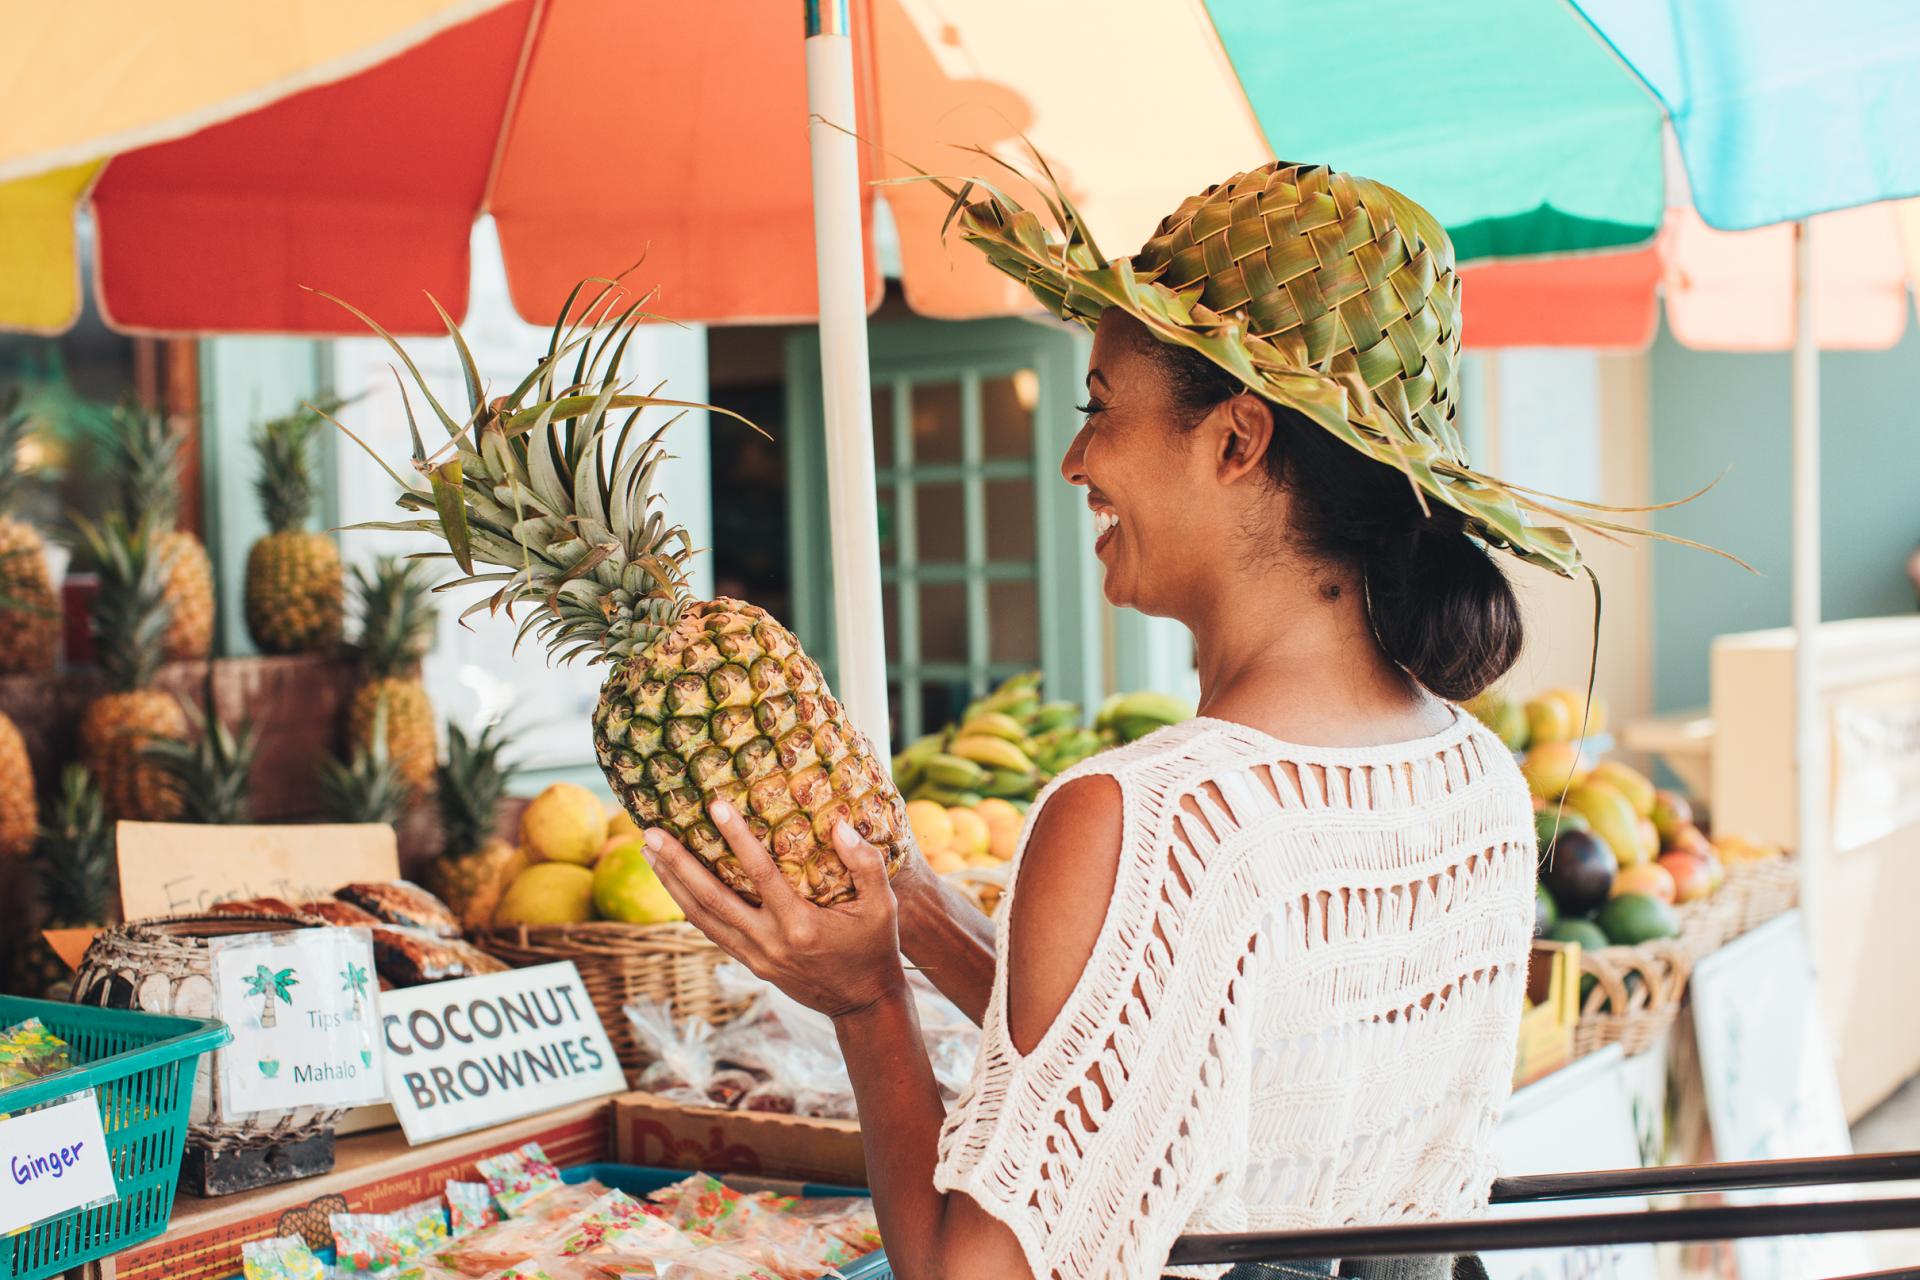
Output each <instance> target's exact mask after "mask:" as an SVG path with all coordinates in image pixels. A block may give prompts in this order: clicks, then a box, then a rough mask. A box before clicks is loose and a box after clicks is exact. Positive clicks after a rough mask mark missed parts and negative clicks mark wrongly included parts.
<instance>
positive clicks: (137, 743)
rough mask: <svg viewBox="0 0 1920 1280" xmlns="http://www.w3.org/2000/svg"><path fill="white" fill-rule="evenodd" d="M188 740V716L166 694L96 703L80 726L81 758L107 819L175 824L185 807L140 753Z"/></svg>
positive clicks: (140, 693) (150, 692) (114, 696)
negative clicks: (156, 744)
mask: <svg viewBox="0 0 1920 1280" xmlns="http://www.w3.org/2000/svg"><path fill="white" fill-rule="evenodd" d="M187 737H188V725H187V713H186V712H185V711H184V710H182V709H181V707H180V704H179V702H178V701H176V700H175V699H174V696H173V695H172V694H170V693H162V692H161V691H160V690H158V689H135V690H133V691H132V692H130V693H109V694H106V695H104V696H102V697H99V698H96V699H94V701H93V702H92V704H91V705H89V706H88V707H87V713H86V716H85V717H84V718H83V719H82V720H81V721H80V758H81V759H82V760H83V761H84V762H85V763H86V766H87V768H88V769H90V770H92V771H93V776H94V778H95V779H96V780H97V781H98V782H99V784H100V793H101V796H102V798H103V799H104V800H105V801H106V806H107V812H108V814H110V815H111V816H113V817H115V818H125V819H128V820H129V821H134V822H170V821H172V820H173V819H175V818H178V817H179V816H180V813H181V809H182V807H183V806H182V804H181V800H180V794H179V792H178V791H177V790H176V789H175V788H174V785H173V780H172V779H171V778H170V777H168V775H167V772H166V770H164V769H162V768H161V767H160V766H159V765H157V764H152V763H149V762H147V761H145V760H143V759H141V752H142V751H143V750H145V748H146V746H147V744H148V743H150V742H153V741H155V740H156V739H160V738H172V739H175V740H176V741H181V742H184V741H186V740H187Z"/></svg>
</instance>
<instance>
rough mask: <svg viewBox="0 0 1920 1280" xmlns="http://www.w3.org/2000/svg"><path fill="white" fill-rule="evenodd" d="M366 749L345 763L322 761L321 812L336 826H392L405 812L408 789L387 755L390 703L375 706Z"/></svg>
mask: <svg viewBox="0 0 1920 1280" xmlns="http://www.w3.org/2000/svg"><path fill="white" fill-rule="evenodd" d="M368 737H369V742H368V744H367V745H366V746H363V747H360V748H358V749H356V750H355V751H354V753H353V755H352V756H351V757H349V758H348V759H347V760H345V761H340V760H322V761H321V762H320V768H319V772H318V775H317V777H316V781H317V782H318V784H319V791H320V808H321V811H322V812H323V813H325V814H326V815H327V817H329V818H331V819H333V820H334V821H335V822H384V823H386V824H388V825H389V826H391V825H392V824H393V823H395V822H398V821H399V820H400V813H401V811H402V810H403V809H405V808H406V803H407V787H406V783H404V782H403V781H401V778H400V771H399V770H398V769H396V768H394V765H393V758H392V756H390V755H389V754H388V752H387V699H386V697H385V696H384V695H382V696H381V698H380V699H379V701H378V702H377V703H375V705H374V710H373V732H372V733H371V734H369V735H368Z"/></svg>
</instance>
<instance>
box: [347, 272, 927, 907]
mask: <svg viewBox="0 0 1920 1280" xmlns="http://www.w3.org/2000/svg"><path fill="white" fill-rule="evenodd" d="M583 287H584V286H583ZM616 288H617V286H614V285H612V284H608V285H607V287H606V289H604V290H603V291H602V292H601V294H600V296H599V297H598V298H597V299H595V300H594V301H593V302H592V303H590V304H589V305H588V307H587V309H586V311H585V312H584V313H576V312H575V310H574V306H573V302H574V299H569V301H568V305H567V306H566V307H564V308H562V310H561V315H562V320H561V322H560V323H559V324H556V325H555V327H554V331H553V338H552V342H551V344H550V346H549V348H548V354H547V356H546V357H545V358H544V359H542V360H541V361H540V363H539V364H538V365H537V366H536V367H535V368H534V370H533V371H532V372H531V373H530V374H529V375H527V377H526V378H525V379H524V380H523V381H521V382H520V384H519V385H518V386H517V387H515V388H514V389H513V391H512V392H511V394H509V395H507V396H504V397H500V398H496V399H493V400H487V399H486V398H485V397H484V395H483V393H482V391H481V387H482V382H481V379H480V375H479V371H478V370H477V369H476V368H475V367H474V366H473V361H472V357H471V355H470V354H469V353H468V351H467V348H466V344H465V342H464V341H463V340H461V339H460V337H459V331H458V330H457V329H455V328H454V327H453V325H452V323H451V321H449V322H448V328H449V331H450V332H451V333H452V334H453V336H454V338H455V343H454V345H455V347H456V349H457V351H458V353H459V356H460V358H461V361H462V364H463V366H464V373H465V377H466V386H467V393H468V400H469V414H468V416H467V418H466V420H465V421H464V422H460V421H457V420H456V419H455V418H454V417H453V416H452V415H451V414H450V413H449V412H448V411H447V410H446V409H445V408H444V407H443V406H442V405H441V404H440V402H439V401H438V400H437V399H435V398H434V396H433V393H432V391H431V390H430V389H429V388H428V387H427V386H426V384H425V382H424V381H422V380H420V379H419V378H418V377H417V375H416V379H415V380H416V383H417V384H418V385H419V388H420V390H421V391H422V392H423V393H424V394H425V396H426V399H427V402H428V404H429V405H430V407H431V408H432V411H433V414H434V416H435V417H436V418H437V419H438V421H439V422H440V424H441V425H442V426H443V427H444V428H445V430H446V432H447V435H448V441H447V443H445V444H442V445H441V446H440V447H439V448H438V449H437V450H436V451H435V452H434V453H433V454H431V455H429V454H428V452H427V450H426V448H425V447H424V445H423V444H422V442H421V440H420V434H419V430H418V427H417V426H414V427H413V439H414V458H413V469H414V471H415V472H416V474H417V475H419V476H421V477H424V478H425V479H426V480H427V482H428V485H429V487H419V486H417V485H413V484H407V483H406V482H405V481H402V484H403V486H404V487H405V489H406V492H404V493H403V494H402V496H401V498H400V499H399V502H400V505H401V507H403V508H405V509H407V510H411V511H418V512H424V513H426V514H425V515H424V516H423V517H422V518H419V519H414V520H409V521H403V522H400V523H398V524H397V525H380V526H376V527H380V528H389V529H391V528H400V529H408V530H418V531H422V532H426V533H430V534H433V535H435V536H437V537H439V538H442V539H444V540H445V541H446V543H447V544H448V547H449V553H450V554H451V556H452V558H453V559H454V560H455V561H456V562H458V563H459V565H460V567H461V569H462V570H464V571H465V572H466V573H467V575H468V576H467V577H466V578H464V579H462V580H461V582H460V583H459V584H458V585H470V584H474V583H482V582H485V583H491V584H495V587H496V589H495V591H494V594H493V595H492V596H491V597H489V598H488V599H487V600H484V601H481V602H480V603H478V604H476V605H474V606H473V608H472V609H470V610H469V612H480V611H487V610H490V609H491V610H495V611H498V610H500V609H503V608H504V609H505V610H507V611H508V612H509V614H511V612H512V610H513V608H514V607H515V606H516V605H518V606H522V607H523V608H524V609H526V611H527V613H526V616H525V617H524V618H523V619H522V622H521V635H522V636H523V637H524V636H526V635H529V634H533V635H537V636H539V637H540V639H541V640H542V641H544V642H545V643H546V645H547V646H548V647H549V649H550V650H551V651H552V652H553V654H554V655H556V656H557V657H558V658H560V659H561V660H567V659H571V658H574V657H576V656H580V655H589V654H590V655H592V658H593V660H594V661H596V662H603V663H606V664H608V666H609V668H610V669H609V671H608V674H607V678H606V682H605V684H604V685H603V686H602V688H601V692H600V698H599V701H598V704H597V705H596V707H595V709H594V713H593V740H594V750H595V753H596V755H597V756H598V759H599V761H600V767H601V769H602V771H603V772H604V773H605V774H606V777H607V781H608V782H609V783H610V784H611V785H612V787H613V791H614V794H615V795H617V796H618V797H619V798H620V801H621V803H622V805H624V806H625V808H626V809H627V811H628V812H629V813H630V814H631V815H632V816H633V818H634V819H635V820H636V821H637V822H639V823H641V824H643V825H648V826H656V825H657V826H660V827H663V828H665V829H667V830H669V831H672V832H673V833H674V834H676V835H677V836H678V837H679V838H680V839H681V840H682V841H683V842H684V843H685V844H686V845H687V847H688V848H689V849H691V850H692V851H693V852H694V853H695V854H696V855H698V856H699V857H700V858H701V859H702V860H703V861H705V862H706V863H707V864H708V865H709V866H711V867H712V868H713V870H714V872H715V873H716V874H717V875H718V876H719V877H720V879H722V880H723V881H724V882H725V883H727V884H728V885H730V886H731V887H732V888H733V889H734V890H735V891H736V892H738V893H739V894H740V895H741V896H742V897H744V898H747V899H748V900H749V901H755V900H757V895H756V894H755V893H754V891H753V888H752V885H751V883H750V882H749V880H748V878H747V876H746V873H745V872H744V870H743V869H742V868H741V866H740V865H739V863H738V862H737V861H736V860H735V858H734V857H733V855H732V853H731V852H730V851H729V850H728V848H727V845H726V843H725V841H724V840H722V839H721V837H720V834H719V832H718V831H716V830H715V829H714V827H713V826H712V824H711V823H710V822H709V821H708V816H707V806H708V805H709V804H710V803H711V802H713V801H715V800H719V799H725V800H727V801H728V802H729V803H731V804H733V805H735V806H736V807H737V808H738V809H739V810H740V811H741V812H742V813H744V814H745V815H747V821H748V824H749V825H750V826H751V827H752V829H753V830H754V832H755V833H756V834H757V835H759V836H760V837H761V838H762V839H763V840H765V841H766V842H767V845H768V847H769V849H770V850H771V851H772V854H773V857H774V860H775V862H776V863H777V864H778V866H779V867H780V870H781V872H782V874H784V875H785V876H786V878H787V880H788V882H789V883H790V884H792V885H793V886H794V888H795V889H796V890H798V891H799V892H800V893H801V894H803V895H805V896H806V897H808V898H810V899H811V900H813V901H814V902H817V903H833V902H838V901H842V900H845V899H847V898H850V897H852V896H853V894H854V885H853V879H852V876H851V875H850V874H849V873H848V871H847V869H846V867H845V866H843V865H842V864H841V862H840V859H839V857H838V856H837V855H836V854H835V853H834V852H833V847H832V844H831V841H830V837H831V833H832V830H833V827H834V825H835V823H836V822H837V821H838V820H840V819H843V818H844V819H846V820H847V821H849V822H850V823H852V825H853V827H854V828H855V829H856V830H857V831H859V832H860V834H861V835H862V836H864V837H865V838H866V839H867V840H869V841H870V842H872V843H873V844H874V845H875V846H876V847H878V848H879V849H880V850H881V851H882V852H883V853H884V854H885V855H886V859H887V865H888V868H889V871H891V870H894V869H897V868H898V867H899V865H900V862H901V859H902V857H903V856H904V854H905V852H906V849H907V842H908V840H909V839H910V834H909V830H908V827H907V819H906V808H905V805H904V804H903V803H902V801H901V799H900V794H899V792H898V791H897V790H895V788H894V786H893V784H892V782H891V781H890V780H889V778H888V776H887V773H886V770H885V768H884V767H883V765H882V763H881V761H880V760H879V758H878V757H877V756H876V755H875V754H874V751H873V748H872V747H871V746H870V745H869V743H868V741H867V739H866V738H865V737H863V736H862V735H861V734H860V733H859V732H857V731H856V730H855V729H854V728H853V727H852V726H851V725H850V724H848V723H847V720H846V716H845V714H844V713H843V712H842V710H841V707H840V704H839V702H838V701H836V700H835V699H834V697H833V695H832V694H831V693H830V692H829V691H828V689H827V687H826V683H825V681H824V680H823V679H822V677H821V674H820V668H819V666H818V665H816V664H815V663H814V661H813V660H812V659H811V658H809V657H808V656H807V655H806V654H805V653H804V652H803V651H802V650H801V647H800V645H799V643H798V642H797V641H796V640H795V639H794V636H793V634H792V632H790V631H788V630H787V629H786V628H785V627H783V626H781V625H780V623H779V622H777V621H776V620H774V619H773V618H772V617H771V616H769V615H768V614H767V612H766V611H765V610H763V609H760V608H758V607H756V606H754V605H751V604H746V603H743V602H741V601H738V600H731V599H724V598H723V599H717V600H696V599H693V598H692V596H691V593H690V591H689V589H688V585H687V571H686V570H687V564H688V561H689V560H690V558H691V557H692V555H693V546H692V542H691V540H690V539H689V538H688V536H687V534H686V531H685V530H684V529H680V528H677V527H675V526H673V525H671V524H670V523H669V522H668V518H667V513H666V511H665V510H664V509H663V506H662V503H661V499H660V495H659V494H658V493H657V492H656V491H655V490H654V488H653V479H654V475H655V472H656V470H657V468H658V466H659V464H660V461H661V459H662V458H663V457H664V456H665V455H664V453H663V451H662V445H661V438H662V436H663V435H664V434H665V430H666V428H665V427H664V426H663V427H661V428H660V429H659V430H656V431H654V432H652V433H651V434H646V433H643V432H637V431H636V430H635V420H636V419H637V418H638V416H639V414H640V412H641V410H643V409H644V408H646V407H647V406H650V405H659V406H667V407H680V408H693V409H707V408H709V406H705V405H687V404H684V403H683V402H677V401H669V400H661V399H658V398H655V397H652V396H641V395H634V394H630V393H628V392H626V391H625V390H624V386H623V380H622V377H621V375H620V372H619V366H620V360H621V357H622V356H623V355H624V353H625V350H626V343H627V340H628V339H629V338H631V336H632V332H633V328H634V327H635V326H636V325H637V324H638V323H639V320H638V319H637V315H638V313H639V311H640V308H641V305H642V303H644V301H645V300H644V299H642V300H641V303H636V304H634V305H633V306H632V307H630V308H627V309H625V310H624V311H622V312H620V314H618V315H617V316H616V315H615V309H616V307H617V306H618V305H619V302H618V299H616V298H614V297H613V294H614V291H615V289H616ZM579 294H580V290H579V289H576V290H575V294H574V298H575V299H577V298H578V297H579ZM603 304H604V309H603ZM343 305H344V304H343ZM356 314H358V313H356ZM572 314H584V315H586V316H589V317H593V316H598V317H599V318H598V319H596V320H593V321H591V322H590V323H585V324H584V325H569V324H568V323H567V322H566V320H565V317H566V316H568V315H572ZM362 319H366V317H364V316H362ZM368 323H369V324H370V325H372V327H373V328H374V329H375V330H376V331H377V332H379V333H380V334H381V336H382V337H386V338H387V341H388V342H389V343H390V344H391V345H392V346H393V347H394V349H395V350H396V351H398V350H399V344H398V343H395V342H393V339H392V338H391V337H388V336H387V334H386V332H385V331H384V330H382V329H380V328H379V326H378V325H377V324H373V322H372V321H368ZM401 354H402V356H403V358H404V355H405V353H404V352H402V353H401ZM574 355H577V356H578V364H577V366H576V367H575V369H574V371H573V381H572V383H571V384H567V385H561V382H562V377H563V375H562V374H561V371H560V365H561V362H562V361H563V360H566V359H568V358H569V357H570V356H574ZM407 364H408V366H409V368H411V367H412V364H411V361H407ZM629 410H631V411H632V412H631V413H628V412H627V411H629ZM716 412H724V410H716ZM408 415H409V423H410V425H412V410H411V407H410V406H409V409H408ZM616 415H621V416H619V417H618V418H617V417H616ZM669 425H671V424H669ZM390 474H393V473H391V471H390ZM395 478H396V479H399V477H398V475H397V474H396V475H395ZM476 561H480V562H484V563H486V564H488V565H495V566H499V568H500V569H501V570H502V571H503V572H500V573H492V574H485V575H481V574H476V572H475V570H474V567H473V566H474V563H475V562H476Z"/></svg>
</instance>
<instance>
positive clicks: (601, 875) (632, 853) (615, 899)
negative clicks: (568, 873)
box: [593, 839, 687, 924]
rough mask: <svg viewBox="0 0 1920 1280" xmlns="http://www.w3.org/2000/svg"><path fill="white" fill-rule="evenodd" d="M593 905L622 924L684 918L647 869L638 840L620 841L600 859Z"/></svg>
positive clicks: (682, 913)
mask: <svg viewBox="0 0 1920 1280" xmlns="http://www.w3.org/2000/svg"><path fill="white" fill-rule="evenodd" d="M593 905H594V906H595V907H597V908H599V911H600V914H601V915H602V916H603V917H605V918H606V919H608V920H619V921H621V922H623V923H625V924H661V923H663V922H665V921H668V920H685V919H686V918H687V913H686V912H684V911H682V910H681V909H680V904H679V903H677V902H675V901H674V900H673V895H672V894H670V893H668V892H667V887H666V886H665V885H663V884H661V883H660V877H659V876H656V875H654V874H653V868H652V867H650V866H648V865H647V855H646V846H645V845H644V844H642V843H641V842H640V841H639V840H638V839H634V840H622V841H620V842H619V843H618V844H615V845H614V846H613V847H612V848H610V849H608V850H607V851H606V852H605V853H604V854H602V855H600V862H599V865H597V866H595V867H594V869H593Z"/></svg>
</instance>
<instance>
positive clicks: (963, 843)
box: [947, 808, 993, 858]
mask: <svg viewBox="0 0 1920 1280" xmlns="http://www.w3.org/2000/svg"><path fill="white" fill-rule="evenodd" d="M947 820H948V821H950V822H952V823H953V847H954V848H955V849H956V850H958V851H959V854H960V856H961V857H963V858H974V857H978V856H979V855H981V854H983V853H985V852H986V851H987V850H988V848H990V847H991V846H992V844H993V836H992V835H991V833H989V832H988V830H987V821H986V819H985V818H982V817H981V816H980V815H979V814H977V813H975V812H974V811H973V810H971V809H960V808H953V809H949V810H947Z"/></svg>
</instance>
